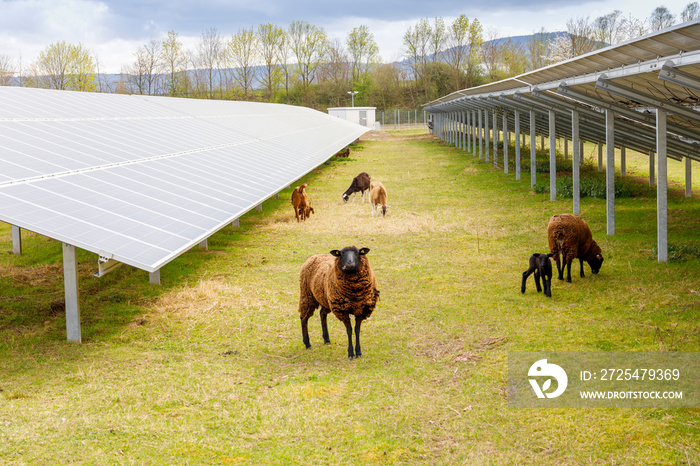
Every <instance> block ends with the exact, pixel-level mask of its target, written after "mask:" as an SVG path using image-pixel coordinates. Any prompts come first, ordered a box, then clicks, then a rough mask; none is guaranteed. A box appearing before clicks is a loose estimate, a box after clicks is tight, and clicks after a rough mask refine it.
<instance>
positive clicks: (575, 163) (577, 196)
mask: <svg viewBox="0 0 700 466" xmlns="http://www.w3.org/2000/svg"><path fill="white" fill-rule="evenodd" d="M578 121H579V118H578V112H577V111H575V110H573V111H572V112H571V145H572V149H573V151H574V153H573V160H572V161H571V162H572V164H571V169H572V176H573V190H574V192H573V195H574V215H581V183H580V181H581V162H580V159H581V144H580V143H579V134H578V130H579V125H578Z"/></svg>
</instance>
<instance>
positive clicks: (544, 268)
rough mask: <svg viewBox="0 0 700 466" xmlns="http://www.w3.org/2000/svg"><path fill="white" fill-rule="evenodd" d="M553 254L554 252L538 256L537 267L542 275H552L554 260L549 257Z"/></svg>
mask: <svg viewBox="0 0 700 466" xmlns="http://www.w3.org/2000/svg"><path fill="white" fill-rule="evenodd" d="M552 256H553V254H540V255H538V256H537V259H536V261H537V268H538V269H539V270H540V273H541V274H542V276H545V277H551V276H552V261H551V260H550V259H549V258H550V257H552Z"/></svg>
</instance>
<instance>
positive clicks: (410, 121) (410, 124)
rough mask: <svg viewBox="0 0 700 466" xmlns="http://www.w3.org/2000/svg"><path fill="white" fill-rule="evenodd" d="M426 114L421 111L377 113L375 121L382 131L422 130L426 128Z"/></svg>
mask: <svg viewBox="0 0 700 466" xmlns="http://www.w3.org/2000/svg"><path fill="white" fill-rule="evenodd" d="M427 117H428V116H427V114H426V113H425V111H423V109H408V110H406V109H393V110H382V111H377V115H376V118H377V121H378V122H379V123H381V124H382V129H408V128H423V127H425V126H426V124H427V123H426V122H427Z"/></svg>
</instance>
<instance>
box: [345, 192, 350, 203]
mask: <svg viewBox="0 0 700 466" xmlns="http://www.w3.org/2000/svg"><path fill="white" fill-rule="evenodd" d="M348 199H350V196H348V194H347V193H343V202H345V203H347V202H348Z"/></svg>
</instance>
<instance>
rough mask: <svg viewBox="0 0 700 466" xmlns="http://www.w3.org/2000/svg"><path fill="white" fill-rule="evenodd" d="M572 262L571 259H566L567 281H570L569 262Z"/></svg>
mask: <svg viewBox="0 0 700 466" xmlns="http://www.w3.org/2000/svg"><path fill="white" fill-rule="evenodd" d="M572 262H573V259H567V260H566V281H567V282H568V283H571V263H572Z"/></svg>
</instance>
